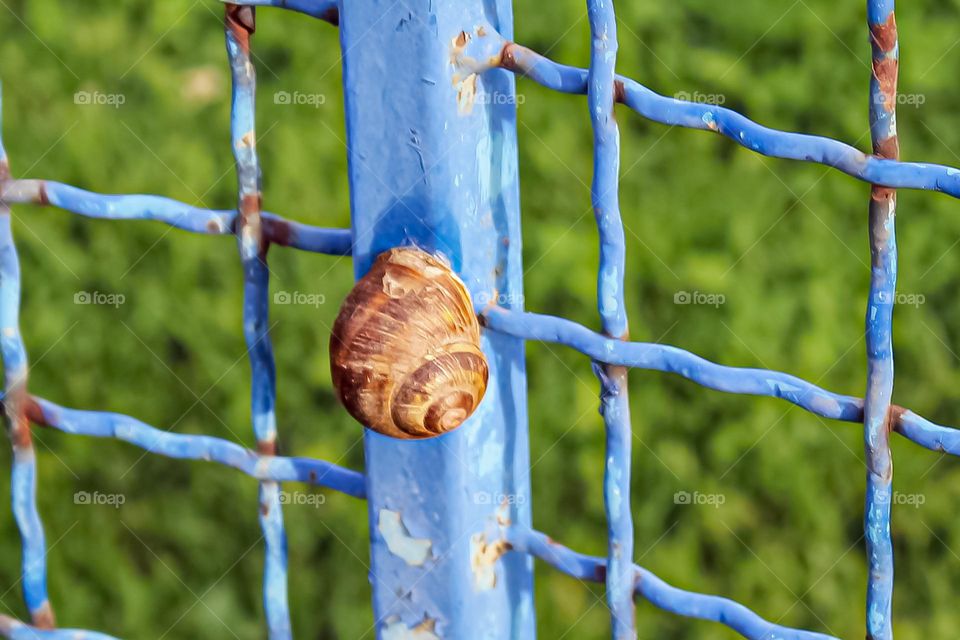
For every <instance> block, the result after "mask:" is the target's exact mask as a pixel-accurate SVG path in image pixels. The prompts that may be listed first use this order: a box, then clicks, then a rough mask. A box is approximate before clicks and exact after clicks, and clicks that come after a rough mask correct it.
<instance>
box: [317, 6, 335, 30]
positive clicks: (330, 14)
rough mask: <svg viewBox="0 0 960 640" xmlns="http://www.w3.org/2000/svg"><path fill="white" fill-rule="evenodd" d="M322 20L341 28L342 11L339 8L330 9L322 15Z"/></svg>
mask: <svg viewBox="0 0 960 640" xmlns="http://www.w3.org/2000/svg"><path fill="white" fill-rule="evenodd" d="M320 19H321V20H324V21H326V22H329V23H330V24H332V25H333V26H335V27H339V26H340V10H339V9H337V7H330V8H329V9H327V10H326V11H324V12H323V13H322V14H321V15H320Z"/></svg>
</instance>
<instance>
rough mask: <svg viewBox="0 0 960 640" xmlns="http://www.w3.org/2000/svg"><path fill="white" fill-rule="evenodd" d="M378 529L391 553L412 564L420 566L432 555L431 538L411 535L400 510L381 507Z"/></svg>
mask: <svg viewBox="0 0 960 640" xmlns="http://www.w3.org/2000/svg"><path fill="white" fill-rule="evenodd" d="M377 530H378V531H380V535H382V536H383V540H384V542H386V543H387V548H388V549H390V553H392V554H393V555H395V556H398V557H400V558H403V560H404V561H405V562H406V563H407V564H409V565H410V566H414V567H419V566H421V565H423V563H424V562H426V561H427V558H429V557H430V549H431V546H432V545H431V543H430V540H428V539H426V538H414V537H413V536H411V535H410V532H409V531H407V528H406V527H405V526H404V524H403V522H402V520H401V519H400V514H399V513H398V512H396V511H390V510H389V509H380V518H379V520H378V523H377Z"/></svg>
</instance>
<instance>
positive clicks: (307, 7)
mask: <svg viewBox="0 0 960 640" xmlns="http://www.w3.org/2000/svg"><path fill="white" fill-rule="evenodd" d="M231 4H235V5H240V6H247V7H278V8H280V9H289V10H291V11H296V12H298V13H303V14H306V15H308V16H311V17H314V18H319V19H320V20H324V21H326V22H329V23H330V24H332V25H334V26H336V25H338V24H340V10H339V8H338V6H337V0H241V1H240V2H233V3H231Z"/></svg>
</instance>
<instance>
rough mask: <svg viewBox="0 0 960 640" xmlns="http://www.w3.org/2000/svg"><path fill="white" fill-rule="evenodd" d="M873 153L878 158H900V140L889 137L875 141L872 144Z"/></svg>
mask: <svg viewBox="0 0 960 640" xmlns="http://www.w3.org/2000/svg"><path fill="white" fill-rule="evenodd" d="M873 152H874V155H876V156H877V157H878V158H886V159H888V160H896V159H897V158H899V157H900V138H899V136H895V135H894V136H890V137H889V138H884V139H883V140H877V141H876V142H874V143H873Z"/></svg>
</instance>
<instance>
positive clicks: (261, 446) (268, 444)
mask: <svg viewBox="0 0 960 640" xmlns="http://www.w3.org/2000/svg"><path fill="white" fill-rule="evenodd" d="M257 453H259V454H260V455H262V456H275V455H277V443H276V441H275V440H261V441H259V442H257Z"/></svg>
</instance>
